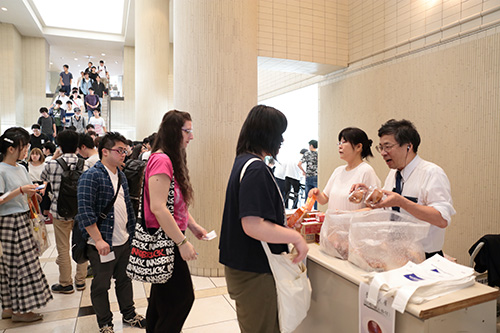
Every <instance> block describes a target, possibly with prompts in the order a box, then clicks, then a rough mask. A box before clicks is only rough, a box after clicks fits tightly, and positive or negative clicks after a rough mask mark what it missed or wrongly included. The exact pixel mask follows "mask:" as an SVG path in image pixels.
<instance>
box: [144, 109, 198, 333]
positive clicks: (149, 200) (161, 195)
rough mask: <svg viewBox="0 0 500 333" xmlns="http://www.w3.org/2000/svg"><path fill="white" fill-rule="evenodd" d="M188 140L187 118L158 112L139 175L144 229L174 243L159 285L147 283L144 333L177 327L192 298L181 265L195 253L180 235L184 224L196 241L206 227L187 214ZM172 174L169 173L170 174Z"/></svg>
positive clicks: (189, 125) (174, 331) (188, 276)
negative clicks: (169, 267) (167, 273)
mask: <svg viewBox="0 0 500 333" xmlns="http://www.w3.org/2000/svg"><path fill="white" fill-rule="evenodd" d="M192 139H193V125H192V122H191V116H190V115H189V113H187V112H182V111H177V110H172V111H169V112H167V113H166V114H165V115H164V116H163V120H162V122H161V124H160V128H159V130H158V135H157V137H156V140H155V141H154V143H153V145H152V149H151V151H153V153H152V154H151V156H150V157H149V160H148V164H147V166H146V172H145V177H144V181H145V183H144V214H145V221H146V226H147V227H148V228H160V227H161V228H162V229H163V231H164V232H165V234H167V236H168V237H170V238H171V239H172V240H173V241H174V242H175V244H177V246H176V247H175V249H174V258H175V259H174V272H173V274H172V277H171V278H170V279H169V280H168V281H167V282H166V283H162V284H152V286H151V295H150V298H149V305H148V310H147V314H146V319H147V325H146V326H147V332H148V333H149V332H151V333H153V332H155V333H157V332H161V333H164V332H172V333H178V332H180V331H181V330H182V326H183V325H184V321H185V320H186V318H187V316H188V314H189V311H190V310H191V306H192V305H193V302H194V292H193V283H192V281H191V274H190V273H189V268H188V265H187V263H186V261H188V260H195V259H196V256H197V253H196V250H195V249H194V247H193V245H192V244H191V243H190V242H188V241H187V239H186V236H185V235H184V233H185V231H186V229H187V228H189V230H191V232H192V233H193V234H194V235H195V236H196V238H198V239H201V238H203V237H204V236H205V235H206V233H207V232H206V230H205V229H204V228H203V227H201V226H200V225H198V224H197V223H196V221H195V220H194V219H193V217H192V216H191V215H190V214H189V211H188V207H189V204H190V203H192V201H193V188H192V187H191V183H190V181H189V171H188V169H187V163H186V147H187V146H188V144H189V141H191V140H192ZM174 176H175V177H174ZM172 177H174V183H175V187H174V216H172V214H170V211H169V210H168V208H167V198H168V192H169V191H165V189H168V188H169V187H170V182H171V180H172Z"/></svg>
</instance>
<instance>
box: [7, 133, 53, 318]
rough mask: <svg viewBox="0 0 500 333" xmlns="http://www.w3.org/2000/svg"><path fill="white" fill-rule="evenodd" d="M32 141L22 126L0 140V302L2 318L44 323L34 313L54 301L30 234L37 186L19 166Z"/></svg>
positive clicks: (37, 314)
mask: <svg viewBox="0 0 500 333" xmlns="http://www.w3.org/2000/svg"><path fill="white" fill-rule="evenodd" d="M29 140H30V136H29V133H28V132H27V131H26V130H25V129H23V128H21V127H12V128H9V129H8V130H6V131H5V133H4V134H3V135H2V136H1V137H0V153H1V154H2V157H3V161H2V162H1V163H0V195H2V199H0V225H1V226H2V227H1V228H0V242H1V244H2V249H3V255H2V256H0V285H1V286H2V287H1V288H0V302H1V303H2V310H3V311H2V319H7V318H12V321H13V322H32V321H37V320H41V319H42V318H43V316H42V314H40V313H36V312H33V311H34V310H36V309H39V308H42V307H44V306H45V305H46V304H47V303H48V302H49V301H50V300H51V299H52V294H51V293H50V288H49V284H48V282H47V279H46V277H45V275H44V273H43V271H42V267H41V265H40V261H39V258H38V254H37V252H36V249H35V246H34V244H35V240H34V239H33V234H32V233H31V231H30V212H29V206H28V200H27V198H28V197H32V196H33V195H35V193H36V185H33V183H32V182H31V180H30V178H29V174H28V172H27V171H26V169H25V168H24V167H23V166H20V165H19V164H18V163H17V161H18V160H20V159H21V158H23V157H24V156H25V155H26V153H27V151H28V147H29Z"/></svg>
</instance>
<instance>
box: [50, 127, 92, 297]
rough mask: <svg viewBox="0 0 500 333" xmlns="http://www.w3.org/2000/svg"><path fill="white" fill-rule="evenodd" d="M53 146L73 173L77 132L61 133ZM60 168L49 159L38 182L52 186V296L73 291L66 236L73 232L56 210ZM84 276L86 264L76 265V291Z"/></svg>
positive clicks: (67, 238)
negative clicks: (54, 278) (55, 270)
mask: <svg viewBox="0 0 500 333" xmlns="http://www.w3.org/2000/svg"><path fill="white" fill-rule="evenodd" d="M56 140H57V144H58V145H59V147H60V148H61V150H62V153H63V154H62V156H61V158H62V159H63V160H64V161H65V162H66V164H67V165H68V167H69V168H70V169H72V170H74V169H75V168H76V166H77V163H78V156H76V149H77V147H78V133H76V132H75V131H62V132H61V133H59V134H58V135H57V139H56ZM88 167H89V165H88V163H86V162H85V163H84V166H83V170H87V169H88ZM62 173H63V168H62V167H61V166H60V165H59V163H58V162H57V159H53V160H50V161H49V162H48V163H47V165H46V166H45V170H43V171H42V175H41V179H42V180H43V181H44V183H45V185H46V186H47V185H48V184H49V183H50V185H51V187H52V193H53V194H54V198H53V199H52V204H51V206H50V213H51V214H52V216H53V224H54V234H55V237H56V248H57V259H56V264H57V265H58V266H59V283H56V284H54V285H52V287H51V289H52V292H54V293H62V294H71V293H73V292H74V291H75V290H74V288H73V279H72V278H71V257H70V254H69V250H70V248H71V246H70V235H71V232H72V230H73V223H74V219H73V218H71V219H70V218H64V217H62V216H60V215H59V213H58V211H57V201H58V199H59V192H60V187H61V178H62ZM86 277H87V263H84V264H77V265H76V274H75V285H76V289H77V290H84V289H85V278H86Z"/></svg>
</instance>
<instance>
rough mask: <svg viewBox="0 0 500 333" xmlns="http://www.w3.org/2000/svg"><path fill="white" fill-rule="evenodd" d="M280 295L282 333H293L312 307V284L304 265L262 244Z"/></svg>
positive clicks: (279, 309)
mask: <svg viewBox="0 0 500 333" xmlns="http://www.w3.org/2000/svg"><path fill="white" fill-rule="evenodd" d="M261 243H262V247H263V248H264V251H265V252H266V255H267V259H268V261H269V266H270V267H271V271H272V272H273V276H274V281H275V282H276V293H277V294H278V320H279V324H280V331H281V333H290V332H293V331H294V330H295V329H296V328H297V326H299V324H300V323H301V322H302V320H304V318H305V317H306V315H307V311H308V310H309V306H310V305H311V292H312V288H311V283H310V282H309V278H308V277H307V268H306V266H305V265H304V263H302V262H300V263H298V264H294V263H292V260H291V258H290V254H288V253H282V254H273V253H272V252H271V249H269V245H267V243H266V242H262V241H261Z"/></svg>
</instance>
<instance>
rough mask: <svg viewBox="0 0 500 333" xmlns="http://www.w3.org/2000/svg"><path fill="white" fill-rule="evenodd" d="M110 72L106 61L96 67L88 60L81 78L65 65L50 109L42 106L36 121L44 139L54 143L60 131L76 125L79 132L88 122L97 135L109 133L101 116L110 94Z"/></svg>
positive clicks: (83, 129)
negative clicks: (103, 104)
mask: <svg viewBox="0 0 500 333" xmlns="http://www.w3.org/2000/svg"><path fill="white" fill-rule="evenodd" d="M108 82H109V72H108V70H107V67H106V65H104V61H103V60H101V61H100V62H99V65H98V66H97V67H95V66H94V65H93V64H92V62H89V64H88V67H87V68H86V69H85V71H82V72H80V77H79V78H78V79H74V77H73V74H72V73H71V72H70V71H69V66H68V65H64V66H63V71H62V72H61V73H60V74H59V90H58V93H57V95H56V97H55V98H54V100H53V101H52V103H51V104H50V106H49V107H48V108H46V107H42V108H40V117H39V118H38V121H37V124H38V125H39V126H40V131H41V134H43V135H44V136H47V138H43V139H44V140H50V141H52V142H54V138H55V137H56V136H57V134H58V133H60V132H61V131H63V130H65V129H68V128H73V127H74V128H75V129H76V131H77V132H78V133H83V132H85V129H86V127H87V125H88V124H91V125H93V126H94V129H95V132H96V133H97V135H104V133H106V125H105V121H104V119H103V118H102V117H101V109H102V101H103V97H104V95H106V94H107V93H108V88H107V84H108Z"/></svg>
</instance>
